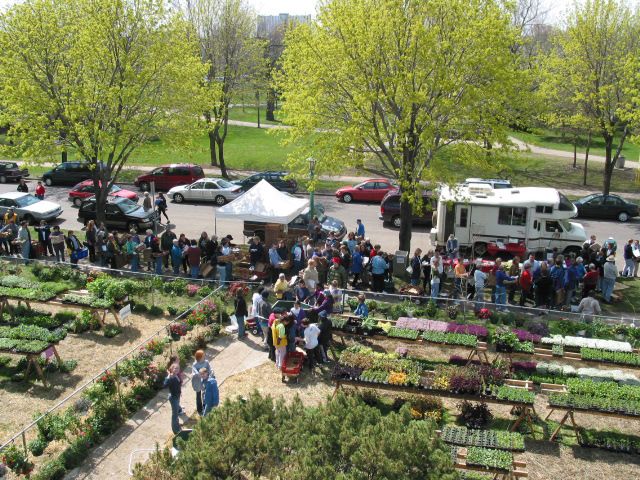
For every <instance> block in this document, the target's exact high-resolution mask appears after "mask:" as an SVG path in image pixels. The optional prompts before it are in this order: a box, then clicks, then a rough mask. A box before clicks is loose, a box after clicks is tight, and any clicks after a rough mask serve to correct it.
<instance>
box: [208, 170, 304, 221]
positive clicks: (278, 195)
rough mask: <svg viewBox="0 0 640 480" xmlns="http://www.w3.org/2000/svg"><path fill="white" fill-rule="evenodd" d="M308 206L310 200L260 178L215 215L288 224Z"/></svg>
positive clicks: (217, 216)
mask: <svg viewBox="0 0 640 480" xmlns="http://www.w3.org/2000/svg"><path fill="white" fill-rule="evenodd" d="M308 208H309V200H307V199H304V198H298V197H294V196H292V195H289V194H288V193H283V192H281V191H279V190H277V189H276V188H275V187H274V186H272V185H271V184H270V183H269V182H267V181H266V180H260V182H259V183H258V184H256V185H255V186H254V187H252V188H251V189H250V190H249V191H247V192H246V193H245V194H244V195H242V196H240V197H238V198H236V199H235V200H234V201H232V202H230V203H228V204H226V205H225V206H223V207H220V208H218V209H217V210H216V213H215V216H216V219H218V218H238V219H242V220H247V221H251V222H265V223H278V224H282V225H286V224H288V223H289V222H291V221H292V220H293V219H294V218H296V217H297V216H298V215H300V214H301V213H303V212H304V211H305V210H307V209H308Z"/></svg>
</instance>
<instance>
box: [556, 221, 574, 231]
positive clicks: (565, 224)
mask: <svg viewBox="0 0 640 480" xmlns="http://www.w3.org/2000/svg"><path fill="white" fill-rule="evenodd" d="M558 223H560V225H562V229H563V230H564V231H565V232H570V231H571V229H572V228H573V227H572V226H571V222H570V221H569V220H558Z"/></svg>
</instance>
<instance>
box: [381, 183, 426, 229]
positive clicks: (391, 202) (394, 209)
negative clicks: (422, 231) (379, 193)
mask: <svg viewBox="0 0 640 480" xmlns="http://www.w3.org/2000/svg"><path fill="white" fill-rule="evenodd" d="M436 208H437V201H436V198H435V197H434V196H433V194H432V192H430V191H425V192H422V212H421V213H419V214H417V213H415V212H414V213H413V223H414V224H420V225H427V226H431V224H432V216H433V212H434V211H435V210H436ZM380 220H382V222H383V223H390V224H391V225H393V226H394V227H396V228H400V193H398V191H397V190H394V191H391V192H389V193H387V194H386V195H385V196H384V198H383V199H382V202H381V203H380Z"/></svg>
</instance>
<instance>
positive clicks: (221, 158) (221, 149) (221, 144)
mask: <svg viewBox="0 0 640 480" xmlns="http://www.w3.org/2000/svg"><path fill="white" fill-rule="evenodd" d="M216 145H217V147H218V161H219V163H220V174H221V175H222V177H223V178H227V179H228V178H229V174H228V173H227V166H226V165H225V163H224V138H222V137H220V135H218V136H217V138H216Z"/></svg>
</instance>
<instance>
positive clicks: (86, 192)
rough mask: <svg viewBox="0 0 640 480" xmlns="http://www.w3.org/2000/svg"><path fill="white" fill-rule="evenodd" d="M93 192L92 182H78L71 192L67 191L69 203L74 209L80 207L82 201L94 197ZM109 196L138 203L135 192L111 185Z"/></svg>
mask: <svg viewBox="0 0 640 480" xmlns="http://www.w3.org/2000/svg"><path fill="white" fill-rule="evenodd" d="M95 190H96V189H95V187H94V185H93V180H85V181H83V182H80V183H79V184H77V185H76V186H75V187H73V188H72V189H71V190H69V201H70V202H73V204H74V205H75V206H76V207H79V206H80V205H82V201H83V200H85V199H87V198H89V197H93V196H94V195H95V193H96V191H95ZM109 196H110V197H121V198H128V199H129V200H131V201H132V202H137V201H138V194H137V193H136V192H132V191H131V190H125V189H124V188H120V187H119V186H117V185H111V189H110V190H109Z"/></svg>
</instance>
